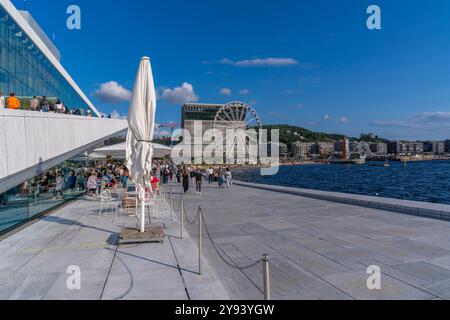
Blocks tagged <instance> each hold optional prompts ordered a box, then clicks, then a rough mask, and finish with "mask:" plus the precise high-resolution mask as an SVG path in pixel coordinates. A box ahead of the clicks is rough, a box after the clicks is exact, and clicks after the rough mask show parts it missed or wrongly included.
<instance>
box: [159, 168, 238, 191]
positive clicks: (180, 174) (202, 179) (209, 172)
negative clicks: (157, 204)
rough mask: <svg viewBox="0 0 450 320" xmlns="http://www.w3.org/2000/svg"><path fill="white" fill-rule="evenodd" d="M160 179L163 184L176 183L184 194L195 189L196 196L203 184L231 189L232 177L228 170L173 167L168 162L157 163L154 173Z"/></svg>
mask: <svg viewBox="0 0 450 320" xmlns="http://www.w3.org/2000/svg"><path fill="white" fill-rule="evenodd" d="M154 174H156V176H158V175H159V177H160V178H161V179H162V183H163V184H168V183H169V182H176V183H178V184H180V185H182V186H183V190H184V193H187V192H188V191H189V188H190V187H192V188H195V191H196V193H197V195H201V194H202V187H203V184H204V183H206V182H207V183H208V184H209V185H212V184H216V183H217V184H218V187H219V189H224V188H225V187H227V188H231V187H232V185H233V176H232V173H231V170H230V168H223V167H209V168H207V169H205V168H202V167H196V166H182V165H175V164H174V163H172V162H170V161H162V162H159V163H157V170H156V172H155V173H154Z"/></svg>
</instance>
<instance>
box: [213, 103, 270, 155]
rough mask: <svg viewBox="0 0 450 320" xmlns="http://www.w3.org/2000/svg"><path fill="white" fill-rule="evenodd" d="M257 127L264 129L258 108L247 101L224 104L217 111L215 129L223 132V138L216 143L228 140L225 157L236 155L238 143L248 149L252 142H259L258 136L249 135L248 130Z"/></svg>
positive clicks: (256, 128)
mask: <svg viewBox="0 0 450 320" xmlns="http://www.w3.org/2000/svg"><path fill="white" fill-rule="evenodd" d="M249 129H255V130H256V132H259V130H260V129H262V121H261V118H260V117H259V115H258V113H257V112H256V110H255V109H254V108H253V107H251V106H250V105H248V104H247V103H244V102H240V101H234V102H230V103H228V104H226V105H224V106H223V107H222V108H220V109H219V111H217V113H216V116H215V119H214V124H213V130H214V131H215V130H218V131H220V132H221V134H222V137H223V138H222V140H220V141H217V142H216V143H223V141H227V142H228V143H227V148H226V150H225V154H224V156H225V158H230V157H234V155H235V151H236V146H235V145H236V144H238V145H241V146H242V147H243V148H246V150H248V146H249V145H250V144H254V145H256V144H257V141H258V140H257V137H256V136H254V137H251V136H249V135H247V130H249Z"/></svg>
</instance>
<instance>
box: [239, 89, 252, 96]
mask: <svg viewBox="0 0 450 320" xmlns="http://www.w3.org/2000/svg"><path fill="white" fill-rule="evenodd" d="M249 93H250V90H248V89H243V90H241V91H239V94H240V95H241V96H246V95H248V94H249Z"/></svg>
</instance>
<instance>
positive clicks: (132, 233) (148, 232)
mask: <svg viewBox="0 0 450 320" xmlns="http://www.w3.org/2000/svg"><path fill="white" fill-rule="evenodd" d="M163 242H164V230H163V228H161V227H149V228H146V229H145V232H140V230H138V229H135V228H124V229H123V230H122V232H121V233H120V235H119V246H120V245H122V244H135V243H163Z"/></svg>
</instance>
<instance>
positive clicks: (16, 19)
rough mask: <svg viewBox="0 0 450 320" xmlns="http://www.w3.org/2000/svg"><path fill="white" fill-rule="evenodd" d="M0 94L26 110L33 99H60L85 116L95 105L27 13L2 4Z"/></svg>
mask: <svg viewBox="0 0 450 320" xmlns="http://www.w3.org/2000/svg"><path fill="white" fill-rule="evenodd" d="M0 90H1V91H3V92H4V93H9V92H14V93H15V94H16V96H17V97H18V98H19V100H21V102H22V103H21V105H22V108H25V109H27V108H28V107H29V102H30V100H31V98H32V97H33V96H39V97H42V96H46V97H47V99H48V100H49V101H53V102H55V101H56V99H58V98H59V99H61V101H63V103H64V105H65V106H66V107H68V108H69V109H71V110H76V109H78V110H79V111H80V113H82V114H85V113H86V111H87V110H91V112H92V114H93V115H94V116H99V113H98V111H97V110H96V109H95V107H94V105H93V104H92V103H91V102H90V101H89V99H88V98H87V96H86V95H85V94H84V93H83V92H82V91H81V89H80V88H79V87H78V86H77V84H76V83H75V81H74V80H73V79H72V78H71V76H70V75H69V74H68V72H67V71H66V70H65V69H64V68H63V66H62V65H61V63H60V53H59V51H58V49H57V48H56V47H55V45H54V44H53V43H52V42H51V41H50V39H49V37H48V36H46V35H45V32H44V31H42V29H41V28H40V27H39V26H38V24H37V23H36V22H35V21H34V19H33V18H32V16H31V14H30V13H29V12H27V11H18V10H17V9H16V8H14V6H13V5H12V3H11V2H10V1H9V0H2V1H0Z"/></svg>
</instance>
